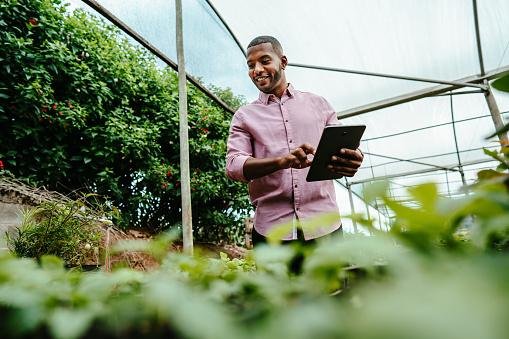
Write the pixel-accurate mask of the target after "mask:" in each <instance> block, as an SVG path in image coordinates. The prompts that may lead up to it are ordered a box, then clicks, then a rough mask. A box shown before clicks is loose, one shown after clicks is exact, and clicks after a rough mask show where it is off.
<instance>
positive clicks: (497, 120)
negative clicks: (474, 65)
mask: <svg viewBox="0 0 509 339" xmlns="http://www.w3.org/2000/svg"><path fill="white" fill-rule="evenodd" d="M485 84H486V85H487V86H488V90H486V91H484V97H485V98H486V103H487V104H488V108H489V109H490V113H491V118H492V119H493V123H494V124H495V129H496V130H497V131H498V130H499V129H501V128H502V127H504V121H502V116H501V115H500V110H499V109H498V105H497V101H496V100H495V96H494V95H493V92H492V91H491V87H490V86H489V83H488V81H487V80H485ZM498 139H499V140H500V145H501V146H509V139H507V133H503V134H501V135H499V136H498Z"/></svg>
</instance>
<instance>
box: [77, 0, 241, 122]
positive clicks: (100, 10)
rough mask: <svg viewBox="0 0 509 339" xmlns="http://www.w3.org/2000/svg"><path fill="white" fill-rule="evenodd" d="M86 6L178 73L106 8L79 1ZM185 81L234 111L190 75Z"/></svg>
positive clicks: (94, 2)
mask: <svg viewBox="0 0 509 339" xmlns="http://www.w3.org/2000/svg"><path fill="white" fill-rule="evenodd" d="M81 1H83V2H84V3H85V4H87V5H88V6H90V7H92V9H94V10H95V11H96V12H97V13H99V14H100V15H102V16H103V17H104V18H106V19H108V21H110V22H111V23H112V24H114V25H115V26H117V27H118V28H120V30H122V31H123V32H124V33H126V34H127V35H129V36H130V37H131V38H133V39H134V40H136V41H137V42H138V43H139V44H140V45H142V46H143V47H145V48H146V49H147V50H149V51H150V52H151V53H152V54H154V55H155V56H157V57H158V58H159V59H161V60H162V61H163V62H164V63H165V64H166V65H168V66H170V67H171V68H172V69H174V70H175V71H178V65H177V64H176V63H175V62H174V61H173V60H171V59H170V58H169V57H168V56H167V55H166V54H164V53H163V52H162V51H160V50H159V49H158V48H156V47H155V46H154V45H152V44H151V43H150V42H148V41H147V40H146V39H145V38H143V37H142V36H141V35H140V34H138V32H136V31H134V30H133V29H132V28H130V27H129V26H128V25H127V24H125V23H124V22H123V21H122V20H120V19H119V18H117V17H116V16H115V15H113V13H111V12H110V11H108V10H107V9H106V8H104V7H103V6H101V5H100V4H99V3H98V2H97V1H95V0H81ZM186 78H187V80H188V81H189V82H190V83H191V84H193V85H194V86H196V87H197V88H198V89H199V90H200V91H202V92H203V93H205V95H207V96H208V97H209V98H210V99H212V100H213V101H215V102H216V103H217V104H218V105H219V106H221V107H222V108H224V109H225V110H226V111H228V112H230V113H232V114H234V113H235V110H233V109H232V108H231V107H229V106H228V105H227V104H226V103H225V102H224V101H223V100H221V99H220V98H219V97H217V96H216V95H215V94H214V93H212V92H211V91H209V90H208V89H207V88H205V87H204V86H203V85H202V84H201V83H200V82H199V81H198V80H197V79H196V78H194V77H193V76H191V75H190V74H187V73H186Z"/></svg>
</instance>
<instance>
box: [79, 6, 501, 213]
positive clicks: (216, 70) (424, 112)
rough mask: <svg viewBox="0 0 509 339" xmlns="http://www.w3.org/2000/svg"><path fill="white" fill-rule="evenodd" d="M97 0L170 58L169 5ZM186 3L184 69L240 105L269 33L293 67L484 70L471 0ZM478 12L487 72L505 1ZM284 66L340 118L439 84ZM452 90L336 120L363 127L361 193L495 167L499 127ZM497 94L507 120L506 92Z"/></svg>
mask: <svg viewBox="0 0 509 339" xmlns="http://www.w3.org/2000/svg"><path fill="white" fill-rule="evenodd" d="M71 2H73V3H77V2H78V3H79V1H77V0H71ZM99 2H100V3H101V4H102V5H103V6H104V7H105V8H107V9H108V10H110V11H111V12H113V14H115V15H116V16H118V17H119V18H120V19H121V20H123V21H125V23H126V24H128V25H129V26H131V27H132V28H133V29H134V30H135V31H137V32H139V33H140V34H141V35H142V36H143V37H144V38H146V39H147V40H148V41H150V42H151V43H152V44H154V45H155V46H156V47H157V48H159V49H160V50H162V51H163V52H164V53H166V54H167V55H168V56H169V57H170V58H172V59H173V60H175V61H176V52H175V9H174V2H172V1H163V0H153V1H135V0H126V1H116V0H101V1H99ZM209 2H210V3H211V4H212V5H213V6H214V7H215V8H216V9H217V10H218V12H219V13H220V15H221V17H222V19H224V21H225V23H226V24H227V25H228V26H229V28H230V29H231V30H232V32H233V34H234V35H235V37H236V38H237V39H238V40H239V42H240V45H241V46H240V48H239V46H238V45H237V43H236V42H235V40H234V38H233V37H232V35H231V34H230V33H229V32H228V30H227V29H226V27H225V26H224V25H223V23H222V22H221V19H220V18H219V17H217V16H216V14H215V13H214V10H213V9H212V8H211V7H210V6H209ZM81 6H83V5H82V4H81ZM183 6H184V7H183V10H184V39H185V41H184V46H185V54H186V67H187V71H188V72H189V73H190V74H192V75H193V76H195V77H199V78H201V79H202V80H203V82H204V83H205V84H213V85H215V86H220V87H230V88H232V89H233V91H234V93H235V94H240V95H243V96H244V97H246V99H247V100H248V101H251V100H254V99H255V98H256V97H257V95H258V92H257V90H256V88H255V87H254V85H253V84H252V83H251V82H250V80H249V78H248V76H247V67H246V65H245V57H244V55H243V50H245V48H246V46H247V45H248V44H249V42H250V41H251V39H252V38H254V37H256V36H258V35H272V36H275V37H277V38H278V39H279V40H280V41H281V43H282V45H283V48H284V51H285V54H286V55H287V57H288V59H289V62H290V63H297V64H305V65H312V66H323V67H331V68H338V69H350V70H358V71H366V72H375V73H382V74H394V75H401V76H410V77H420V78H428V79H436V80H446V81H453V80H459V79H463V78H466V77H470V76H476V75H479V74H480V73H481V69H482V67H481V63H480V59H479V54H478V46H477V39H476V26H475V19H474V8H473V1H470V0H448V1H443V0H428V1H422V0H357V1H347V0H316V1H295V0H279V1H273V0H271V1H269V0H259V1H257V2H256V3H253V2H249V1H234V0H210V1H206V0H189V1H183ZM477 9H478V22H479V33H480V41H481V47H482V59H483V64H484V70H485V71H486V72H489V71H492V70H494V69H497V68H501V67H508V66H509V29H507V27H509V16H507V13H509V1H507V0H489V1H488V0H479V1H477ZM286 74H287V79H288V80H289V81H290V82H291V83H292V84H293V85H294V86H295V87H296V88H297V89H301V90H305V91H310V92H314V93H317V94H319V95H321V96H323V97H325V98H326V99H327V100H328V101H329V102H331V104H332V105H333V107H334V108H335V110H336V111H337V112H339V113H340V114H341V112H344V111H346V110H351V109H355V108H356V107H359V106H363V105H367V104H372V103H373V102H376V101H380V100H388V99H390V98H394V97H397V96H401V95H403V94H408V93H414V92H415V91H418V90H425V89H429V88H431V87H434V86H437V84H436V83H429V82H417V81H409V80H397V79H390V78H384V77H373V76H367V75H358V74H350V73H343V72H332V71H324V70H317V69H311V68H302V67H291V66H290V67H288V68H287V69H286ZM453 93H454V95H448V93H443V94H441V95H436V96H431V97H426V98H421V99H419V100H415V101H410V102H407V103H403V104H399V105H395V106H391V107H386V108H383V109H377V110H374V111H371V112H368V113H363V114H361V115H357V116H353V117H350V118H347V119H343V123H344V124H366V125H367V129H366V133H365V135H364V137H363V141H362V142H361V148H362V149H363V151H365V153H366V157H365V160H364V163H363V166H362V167H361V169H360V170H359V172H358V174H357V175H356V176H355V177H354V178H353V179H351V180H350V183H354V185H353V188H354V190H355V192H357V193H358V194H360V191H361V190H362V185H360V184H361V183H364V182H367V181H369V180H371V179H373V178H375V179H378V178H384V177H385V178H387V179H389V180H390V182H391V191H392V192H393V194H394V195H395V196H401V197H402V198H404V197H405V194H406V193H405V190H406V188H408V187H412V186H414V185H416V184H418V183H421V182H427V181H433V182H436V183H437V184H438V185H439V190H440V192H442V193H444V194H447V195H451V196H454V195H456V194H460V193H458V191H459V189H460V188H461V186H462V185H463V182H464V181H465V182H466V183H472V182H473V181H474V180H475V178H476V176H475V173H476V171H478V170H479V169H481V168H485V167H490V166H491V168H493V167H494V166H496V163H495V162H493V161H491V159H490V158H489V157H488V156H487V155H485V154H484V152H483V148H491V149H496V148H497V147H498V143H497V138H496V137H495V138H491V139H490V140H487V139H486V136H487V135H489V134H491V133H493V132H494V130H495V127H494V123H493V119H492V117H491V113H490V111H489V109H488V106H487V104H486V99H485V97H484V94H483V93H482V92H480V89H479V88H471V87H465V88H460V89H457V90H455V91H454V92H453ZM465 93H467V94H465ZM493 94H494V96H495V99H496V101H497V104H498V107H499V109H500V111H501V112H502V117H503V119H504V121H505V122H508V118H509V114H508V113H507V112H509V94H507V93H502V92H498V91H494V92H493ZM461 167H462V168H463V172H464V177H463V178H462V176H461V175H460V173H459V172H458V169H459V168H461ZM445 169H448V170H445ZM343 193H344V192H343ZM343 193H342V194H343ZM338 199H339V198H338ZM356 199H357V198H356ZM410 203H411V202H410ZM356 204H358V201H357V200H356ZM364 209H365V210H366V211H368V210H369V208H366V207H364Z"/></svg>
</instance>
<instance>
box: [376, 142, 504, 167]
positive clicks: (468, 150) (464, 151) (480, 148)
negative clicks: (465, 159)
mask: <svg viewBox="0 0 509 339" xmlns="http://www.w3.org/2000/svg"><path fill="white" fill-rule="evenodd" d="M499 147H500V146H483V147H476V148H469V149H464V150H461V151H459V152H460V153H466V152H472V151H479V150H482V149H484V148H486V149H497V148H499ZM451 154H456V151H452V152H447V153H439V154H430V155H426V156H421V157H416V158H410V159H407V160H414V161H415V160H422V159H429V158H436V157H442V156H445V155H451ZM398 162H401V160H399V159H398V160H395V161H387V162H383V163H380V164H376V165H371V166H369V167H371V168H375V167H381V166H386V165H390V164H395V163H398Z"/></svg>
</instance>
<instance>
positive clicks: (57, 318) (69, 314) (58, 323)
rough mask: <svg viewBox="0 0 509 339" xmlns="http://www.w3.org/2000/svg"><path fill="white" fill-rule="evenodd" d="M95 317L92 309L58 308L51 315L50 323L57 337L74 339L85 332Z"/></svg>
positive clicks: (52, 331)
mask: <svg viewBox="0 0 509 339" xmlns="http://www.w3.org/2000/svg"><path fill="white" fill-rule="evenodd" d="M93 319H94V312H92V311H91V310H69V309H64V308H58V309H56V310H55V311H54V312H53V313H52V314H51V315H50V316H49V319H48V324H49V328H50V330H51V333H52V335H53V336H54V337H55V338H61V339H74V338H80V337H82V336H83V335H84V334H85V332H86V331H87V329H88V328H89V326H90V325H91V323H92V320H93Z"/></svg>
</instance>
